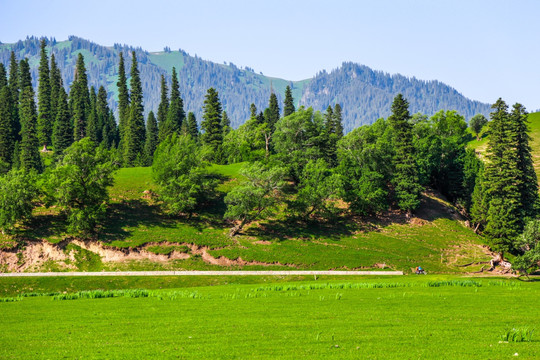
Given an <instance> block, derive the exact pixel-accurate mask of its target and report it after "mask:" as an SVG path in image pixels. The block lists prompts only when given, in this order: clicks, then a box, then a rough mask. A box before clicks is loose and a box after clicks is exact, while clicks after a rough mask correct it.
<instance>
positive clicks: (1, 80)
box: [0, 63, 8, 90]
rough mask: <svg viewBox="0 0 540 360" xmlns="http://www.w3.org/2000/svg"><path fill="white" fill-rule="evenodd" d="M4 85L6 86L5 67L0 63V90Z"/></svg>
mask: <svg viewBox="0 0 540 360" xmlns="http://www.w3.org/2000/svg"><path fill="white" fill-rule="evenodd" d="M6 86H8V79H7V73H6V67H5V66H4V64H2V63H0V90H2V89H3V88H4V87H6Z"/></svg>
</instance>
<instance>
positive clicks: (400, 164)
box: [388, 94, 422, 215]
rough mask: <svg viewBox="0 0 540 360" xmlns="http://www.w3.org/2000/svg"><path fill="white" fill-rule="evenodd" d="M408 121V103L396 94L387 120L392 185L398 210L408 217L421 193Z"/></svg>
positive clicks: (409, 116)
mask: <svg viewBox="0 0 540 360" xmlns="http://www.w3.org/2000/svg"><path fill="white" fill-rule="evenodd" d="M410 119H411V115H410V113H409V103H408V102H407V100H406V99H405V98H404V97H403V95H402V94H398V95H397V96H396V97H395V98H394V101H393V103H392V115H390V117H389V118H388V121H389V124H390V126H391V127H392V130H393V144H394V148H395V155H394V158H393V168H394V174H393V178H392V185H393V187H394V191H395V196H396V200H397V204H398V206H399V208H400V209H401V210H404V211H407V214H408V215H410V214H411V212H412V211H414V210H415V209H417V208H418V206H419V205H420V192H421V191H422V187H421V186H420V181H419V179H418V169H417V165H416V159H415V156H414V146H413V142H412V140H413V139H412V124H411V123H410V122H409V120H410Z"/></svg>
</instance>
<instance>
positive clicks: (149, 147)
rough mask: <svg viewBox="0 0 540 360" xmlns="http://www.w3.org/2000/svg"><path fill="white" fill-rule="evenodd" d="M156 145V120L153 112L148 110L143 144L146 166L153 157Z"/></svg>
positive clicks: (150, 162)
mask: <svg viewBox="0 0 540 360" xmlns="http://www.w3.org/2000/svg"><path fill="white" fill-rule="evenodd" d="M157 146H158V128H157V120H156V117H155V116H154V112H153V111H150V113H149V114H148V119H147V120H146V142H145V144H144V154H145V159H146V160H145V161H146V164H145V165H146V166H150V165H152V159H153V157H154V152H155V151H156V148H157Z"/></svg>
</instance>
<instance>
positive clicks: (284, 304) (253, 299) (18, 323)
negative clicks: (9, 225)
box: [0, 275, 540, 359]
mask: <svg viewBox="0 0 540 360" xmlns="http://www.w3.org/2000/svg"><path fill="white" fill-rule="evenodd" d="M0 286H1V285H0ZM106 294H107V295H108V296H114V297H110V298H94V299H92V298H87V297H85V295H91V296H103V295H106ZM33 295H39V294H35V293H34V294H33ZM539 296H540V288H539V287H538V286H537V284H535V283H525V282H519V281H516V280H497V279H495V280H487V279H478V278H470V279H463V278H459V279H458V278H454V277H432V276H429V275H428V276H421V277H417V276H414V277H413V276H409V277H392V278H386V279H381V278H370V279H366V278H364V279H361V280H360V279H357V280H352V279H347V280H345V281H344V280H341V281H326V280H322V281H321V280H318V281H314V280H312V281H309V282H294V283H287V284H279V283H278V284H276V283H267V284H251V285H222V286H213V287H198V288H181V289H168V290H153V291H145V290H136V291H114V292H109V293H104V292H103V291H95V292H92V293H87V294H85V293H82V294H69V293H68V294H59V295H57V296H56V297H54V296H34V297H20V298H11V299H8V300H14V301H11V302H0V312H1V313H2V330H3V335H2V336H1V337H0V357H1V358H3V359H15V358H17V359H20V358H25V359H30V358H31V359H42V358H43V359H46V358H85V359H94V358H95V359H97V358H100V359H101V358H156V357H159V358H182V359H202V358H204V359H235V358H240V359H247V358H256V359H276V358H280V359H281V358H283V359H299V358H309V359H403V358H406V359H409V358H414V359H417V358H429V359H448V358H452V359H510V358H514V357H517V356H519V358H520V359H535V358H537V357H538V353H539V351H540V342H538V335H537V334H536V333H533V338H532V340H533V341H526V342H505V341H504V339H503V335H504V334H505V333H507V332H508V330H510V329H512V328H519V329H532V328H534V327H536V326H537V324H538V322H539V321H540V308H539V307H538V306H537V305H536V303H537V299H538V297H539ZM77 297H79V298H78V299H77ZM70 298H71V299H73V300H61V299H70ZM493 299H497V301H493ZM2 300H3V299H2ZM509 304H519V306H509ZM523 314H526V316H524V315H523Z"/></svg>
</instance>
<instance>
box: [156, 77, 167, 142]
mask: <svg viewBox="0 0 540 360" xmlns="http://www.w3.org/2000/svg"><path fill="white" fill-rule="evenodd" d="M168 92H169V89H168V88H167V81H166V80H165V76H164V75H161V101H160V102H159V106H158V111H157V122H158V129H159V139H160V141H163V140H164V137H166V136H165V135H164V134H163V131H164V130H166V129H167V126H166V125H165V122H166V121H167V113H168V112H169V97H168V95H167V94H168ZM162 129H163V130H162Z"/></svg>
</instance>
